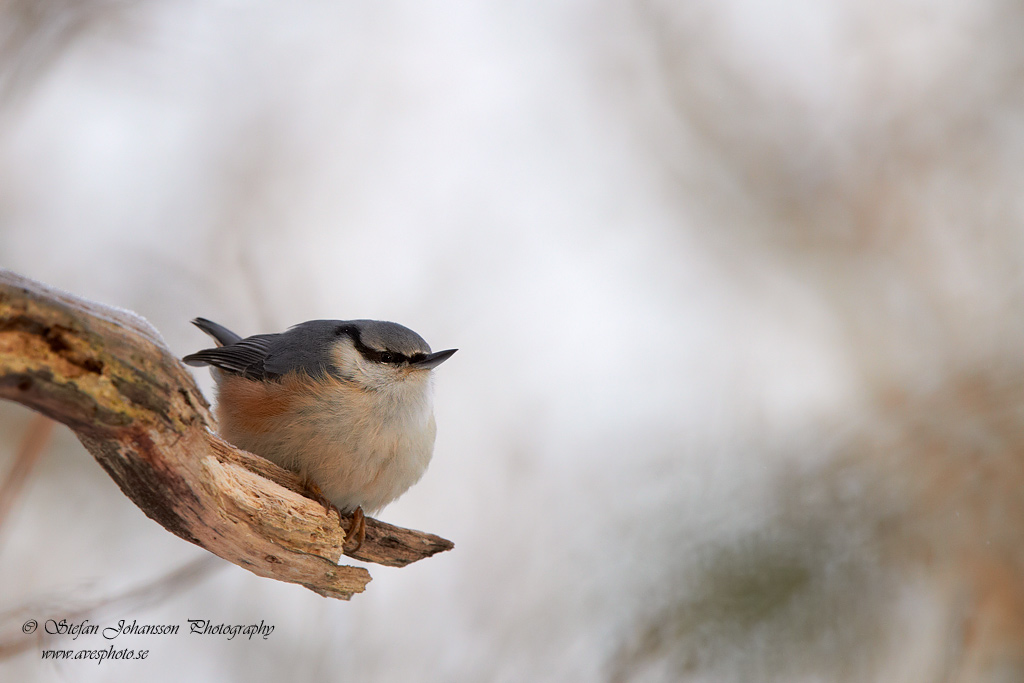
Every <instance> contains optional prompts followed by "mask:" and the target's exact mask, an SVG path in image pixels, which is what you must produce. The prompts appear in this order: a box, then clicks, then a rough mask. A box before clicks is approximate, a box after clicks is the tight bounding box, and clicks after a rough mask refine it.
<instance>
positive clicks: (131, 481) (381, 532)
mask: <svg viewBox="0 0 1024 683" xmlns="http://www.w3.org/2000/svg"><path fill="white" fill-rule="evenodd" d="M0 398H7V399H10V400H12V401H17V402H18V403H22V404H24V405H26V406H28V407H30V408H33V409H34V410H37V411H39V412H41V413H43V414H45V415H47V416H49V417H51V418H53V419H54V420H57V421H59V422H63V423H64V424H66V425H67V426H68V427H70V428H71V429H72V430H73V431H74V432H75V434H76V435H77V436H78V438H79V440H80V441H81V442H82V443H83V444H84V445H85V447H86V448H87V449H88V450H89V452H90V453H92V454H93V456H94V457H95V458H96V460H97V461H99V463H100V465H102V466H103V468H104V469H105V470H106V471H107V473H108V474H109V475H110V476H111V477H112V478H113V480H114V481H115V482H117V485H118V486H119V487H120V488H121V490H122V491H123V492H124V493H125V495H127V496H128V497H129V498H131V500H132V501H134V503H135V504H136V505H138V506H139V507H140V508H141V509H142V511H143V512H145V513H146V515H147V516H149V517H150V518H151V519H153V520H155V521H156V522H158V523H159V524H160V525H161V526H163V527H164V528H165V529H167V530H168V531H170V532H171V533H173V534H176V535H177V536H180V537H181V538H183V539H185V540H187V541H191V542H192V543H195V544H196V545H198V546H201V547H203V548H206V549H207V550H209V551H210V552H212V553H214V554H216V555H218V556H220V557H222V558H224V559H225V560H228V561H229V562H233V563H234V564H237V565H238V566H240V567H244V568H245V569H248V570H249V571H251V572H253V573H255V574H258V575H260V576H265V577H268V578H272V579H278V580H280V581H289V582H292V583H298V584H301V585H303V586H305V587H307V588H309V589H310V590H313V591H315V592H317V593H319V594H320V595H323V596H327V597H334V598H342V599H345V600H347V599H348V598H350V597H351V596H352V594H353V593H359V592H362V590H363V589H364V588H365V586H366V584H367V583H368V582H369V581H370V574H369V572H367V571H366V569H364V568H362V567H350V566H344V565H341V566H339V565H338V560H339V559H340V558H341V555H342V553H343V546H344V541H345V532H344V529H342V528H341V527H340V526H339V523H338V518H337V515H334V514H331V515H328V514H327V513H325V511H324V508H323V506H321V505H320V504H319V503H317V502H315V501H313V500H311V499H309V498H306V497H305V496H304V495H303V494H302V491H303V489H302V486H301V485H300V483H299V480H298V477H297V476H296V475H295V474H293V473H291V472H288V471H286V470H283V469H281V468H280V467H278V466H276V465H274V464H273V463H271V462H269V461H268V460H264V459H263V458H260V457H259V456H256V455H253V454H251V453H247V452H246V451H241V450H239V449H237V448H235V447H233V446H232V445H231V444H229V443H227V442H226V441H224V440H222V439H220V438H219V437H217V435H216V434H215V428H216V422H215V420H214V418H213V416H212V414H211V413H210V408H209V405H208V404H207V402H206V401H205V400H204V399H203V396H202V394H201V393H200V392H199V389H198V388H197V387H196V385H195V383H194V382H193V380H192V377H191V375H190V374H189V373H188V371H187V370H186V369H185V367H184V366H183V365H182V364H181V363H180V362H179V361H178V359H177V358H175V357H174V356H173V355H171V353H170V351H169V350H168V349H167V347H166V345H165V344H164V342H163V340H162V339H161V338H160V335H159V333H158V332H157V331H156V330H155V329H154V328H153V327H152V326H151V325H149V323H147V322H146V321H145V320H143V319H142V318H140V317H138V316H136V315H134V314H132V313H130V312H128V311H123V310H119V309H115V308H110V307H107V306H102V305H100V304H96V303H93V302H90V301H85V300H83V299H79V298H77V297H74V296H72V295H70V294H67V293H66V292H61V291H57V290H54V289H51V288H49V287H47V286H45V285H43V284H41V283H38V282H34V281H32V280H29V279H27V278H24V277H21V276H19V275H17V274H15V273H12V272H10V271H6V270H2V269H0ZM451 548H452V543H451V542H450V541H446V540H445V539H443V538H440V537H438V536H434V535H432V534H426V533H423V532H419V531H412V530H410V529H403V528H400V527H395V526H391V525H389V524H384V523H383V522H378V521H376V520H373V519H370V518H367V519H366V540H365V541H364V542H363V545H362V547H361V548H360V549H359V550H358V551H357V552H355V553H353V554H352V555H351V556H352V557H354V558H356V559H359V560H364V561H367V562H376V563H379V564H384V565H388V566H392V567H402V566H405V565H407V564H409V563H410V562H415V561H416V560H419V559H423V558H425V557H429V556H431V555H433V554H435V553H438V552H441V551H443V550H449V549H451Z"/></svg>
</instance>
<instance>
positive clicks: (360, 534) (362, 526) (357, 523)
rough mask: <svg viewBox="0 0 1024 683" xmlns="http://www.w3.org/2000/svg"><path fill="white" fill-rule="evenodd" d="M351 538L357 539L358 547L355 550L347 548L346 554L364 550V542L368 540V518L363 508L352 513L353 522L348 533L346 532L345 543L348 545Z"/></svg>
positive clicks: (358, 508)
mask: <svg viewBox="0 0 1024 683" xmlns="http://www.w3.org/2000/svg"><path fill="white" fill-rule="evenodd" d="M339 514H340V513H339ZM338 519H339V520H340V519H341V518H340V517H339V518H338ZM351 538H354V539H355V542H356V545H355V547H353V548H346V549H345V552H347V553H354V552H355V551H357V550H359V549H360V548H362V547H363V541H365V540H366V516H365V515H363V508H361V507H357V508H356V509H355V512H353V513H352V522H351V523H350V524H349V525H348V531H346V532H345V542H346V543H347V542H348V540H349V539H351Z"/></svg>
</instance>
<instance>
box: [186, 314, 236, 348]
mask: <svg viewBox="0 0 1024 683" xmlns="http://www.w3.org/2000/svg"><path fill="white" fill-rule="evenodd" d="M192 324H193V325H195V326H196V327H198V328H199V329H201V330H202V331H203V332H205V333H206V334H208V335H210V336H211V337H213V338H214V340H215V341H216V342H217V346H231V345H232V344H236V343H238V342H240V341H242V338H241V337H240V336H238V335H237V334H235V333H234V332H232V331H231V330H229V329H228V328H226V327H224V326H223V325H218V324H217V323H215V322H213V321H212V320H207V319H206V318H196V319H195V320H193V321H192Z"/></svg>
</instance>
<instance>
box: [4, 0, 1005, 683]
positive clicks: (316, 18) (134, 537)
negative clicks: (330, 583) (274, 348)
mask: <svg viewBox="0 0 1024 683" xmlns="http://www.w3.org/2000/svg"><path fill="white" fill-rule="evenodd" d="M1022 31H1024V6H1022V5H1021V4H1020V3H1017V2H1009V1H1006V0H959V1H956V0H954V1H951V2H942V3H934V2H924V1H923V0H897V1H896V2H882V1H880V0H867V1H864V0H858V1H856V2H855V1H853V0H830V1H828V2H806V1H804V0H780V1H777V2H771V3H761V2H755V1H753V0H724V1H719V2H711V1H709V0H686V1H684V2H679V1H676V2H668V1H666V0H646V1H642V0H634V1H632V2H626V3H612V2H602V1H593V2H568V1H566V2H546V3H521V2H498V3H419V2H401V1H391V2H378V3H354V2H337V3H283V2H261V3H244V4H243V3H233V2H194V1H193V2H189V1H185V2H166V1H159V0H151V1H144V0H139V1H135V2H132V1H129V0H85V1H83V0H76V1H71V0H45V1H42V0H5V1H3V2H0V265H2V266H4V267H7V268H11V269H13V270H16V271H18V272H19V273H22V274H24V275H27V276H29V277H32V278H35V279H39V280H42V281H44V282H47V283H49V284H51V285H56V286H59V287H61V288H64V289H67V290H69V291H72V292H74V293H76V294H78V295H81V296H84V297H88V298H92V299H95V300H98V301H101V302H104V303H107V304H113V305H117V306H121V307H124V308H128V309H131V310H133V311H136V312H138V313H139V314H141V315H143V316H145V317H146V318H148V319H149V321H150V322H152V323H153V324H154V325H155V326H156V327H157V328H158V329H159V330H160V331H161V333H162V334H163V335H164V337H165V339H166V341H167V343H168V344H169V345H170V347H171V349H172V350H173V351H174V352H175V353H176V354H178V355H179V356H180V355H184V354H186V353H189V352H192V351H194V350H196V349H198V348H201V347H203V346H204V345H205V344H206V343H207V340H206V338H205V337H204V336H203V335H202V334H201V333H199V332H198V331H197V330H196V329H194V328H193V327H192V326H191V325H190V324H189V322H188V321H189V320H190V319H191V318H192V317H194V316H196V315H202V316H206V317H209V318H211V319H214V320H217V321H219V322H221V323H223V324H225V325H227V326H228V327H230V328H232V329H235V330H236V331H238V332H239V333H242V334H254V333H258V332H269V331H279V330H281V329H283V328H285V327H286V326H288V325H291V324H294V323H297V322H300V321H303V320H307V319H311V318H361V317H367V318H378V319H385V320H394V321H398V322H401V323H403V324H405V325H407V326H409V327H411V328H413V329H415V330H416V331H418V332H419V333H421V334H422V335H423V336H424V337H425V338H426V339H427V340H428V341H429V342H430V344H431V345H432V346H433V347H434V348H450V347H458V348H459V349H460V351H459V353H458V355H456V356H455V357H454V358H453V359H452V360H451V361H450V362H448V363H446V364H445V365H443V366H442V367H441V368H439V370H438V371H437V372H436V373H435V375H436V383H435V389H436V392H435V393H436V398H435V401H436V411H437V421H438V425H439V431H438V439H437V446H436V450H435V455H434V460H433V463H432V465H431V468H430V469H429V470H428V472H427V474H426V476H425V477H424V479H423V480H422V481H421V482H420V483H419V484H418V485H417V486H415V487H414V488H413V489H411V490H410V491H409V492H408V493H407V494H406V495H405V496H404V497H403V498H402V499H401V500H399V501H398V502H396V503H395V504H393V505H391V506H390V507H389V508H387V509H386V510H385V511H384V512H383V513H382V515H381V518H382V519H384V520H385V521H388V522H391V523H394V524H399V525H402V526H408V527H412V528H417V529H423V530H427V531H430V532H434V533H437V534H440V535H442V536H444V537H446V538H450V539H452V540H453V541H454V542H455V544H456V547H455V550H454V551H452V552H450V553H445V554H442V555H439V556H436V557H434V558H431V559H429V560H425V561H423V562H420V563H417V564H414V565H412V566H410V567H407V568H405V569H401V570H395V569H387V568H383V567H377V566H373V567H370V570H371V573H372V574H373V577H374V580H373V582H372V583H371V584H370V585H369V587H368V590H367V591H366V592H365V593H364V594H361V595H357V596H355V597H354V598H353V599H352V601H351V602H349V603H344V602H338V601H335V600H328V599H324V598H321V597H319V596H317V595H315V594H314V593H312V592H310V591H308V590H306V589H304V588H301V587H298V586H293V585H287V584H283V583H278V582H274V581H270V580H266V579H261V578H258V577H256V576H254V575H252V574H250V573H248V572H246V571H244V570H242V569H240V568H238V567H236V566H234V565H230V564H227V563H225V562H222V561H220V560H219V559H217V558H213V557H212V556H210V555H209V554H208V553H206V552H205V551H202V550H200V549H198V548H196V547H194V546H192V545H190V544H188V543H186V542H184V541H182V540H180V539H178V538H176V537H175V536H172V535H171V534H169V533H168V532H166V531H164V530H163V529H162V528H161V527H159V526H158V525H157V524H156V523H154V522H152V521H150V520H149V519H147V518H146V517H145V516H144V515H143V514H142V513H141V512H140V511H139V510H138V509H137V508H135V507H134V505H132V504H131V503H130V502H129V501H128V500H127V499H126V498H125V497H124V496H123V495H122V494H121V493H120V491H119V490H118V489H117V488H116V486H115V485H114V484H113V482H112V481H111V480H110V479H109V478H108V477H107V476H106V475H105V474H104V473H103V471H102V470H101V469H100V467H99V466H98V465H97V464H96V462H95V461H94V460H93V459H92V458H91V457H90V456H89V455H88V454H87V453H86V452H85V450H84V449H83V448H82V447H81V446H80V445H79V444H78V442H77V441H76V440H75V439H74V437H73V436H72V435H71V433H70V432H68V431H67V430H66V429H65V428H63V427H58V428H57V429H56V430H54V431H53V434H52V438H49V439H48V438H47V434H46V428H45V426H44V425H41V424H40V423H38V422H33V418H32V414H31V413H30V412H29V411H27V410H25V409H23V408H21V407H20V406H17V405H14V404H10V403H3V404H0V481H3V478H4V477H9V473H10V472H11V470H12V468H13V467H14V464H15V462H16V461H18V460H19V454H22V455H23V454H24V453H26V452H31V453H36V454H37V455H38V461H37V462H36V464H35V467H34V468H32V470H31V472H30V473H29V474H28V476H27V478H25V480H24V486H22V487H21V488H20V489H19V494H18V496H17V498H16V499H15V500H14V502H13V505H12V506H11V509H10V511H9V514H7V515H6V517H5V518H4V521H3V524H2V526H0V586H2V589H0V616H2V618H0V678H3V680H12V681H13V680H24V681H67V680H74V681H99V680H104V681H107V680H110V681H136V680H140V679H143V678H144V679H146V680H153V681H178V680H196V681H253V680H286V679H290V678H295V679H297V680H322V681H467V682H468V681H608V682H610V683H615V682H619V681H708V682H714V681H725V682H728V681H736V682H745V681H886V682H904V681H906V682H917V681H951V682H952V681H955V682H961V681H963V682H966V681H1000V682H1004V681H1020V680H1024V363H1022V352H1021V348H1022V344H1024V270H1022V267H1024V229H1022V228H1024V41H1022V40H1021V38H1020V37H1021V35H1022ZM196 376H197V378H198V380H199V381H200V382H201V385H202V386H203V387H204V389H205V390H206V392H207V395H208V396H210V397H211V399H212V395H211V394H210V391H209V389H210V386H211V382H210V379H209V376H208V373H207V372H206V371H196ZM40 615H45V616H47V617H49V616H56V617H57V618H61V617H67V618H69V619H72V618H75V619H77V620H81V619H83V618H89V619H90V621H91V622H92V623H101V624H104V625H108V624H112V623H116V621H117V620H118V619H122V618H126V619H128V620H129V621H131V620H132V619H136V620H137V621H138V622H139V623H185V620H187V619H190V618H193V619H194V618H204V619H210V620H213V621H215V622H218V623H222V622H223V623H240V624H246V623H253V622H259V621H260V620H261V619H262V620H264V621H265V622H266V623H268V624H273V625H274V626H275V630H274V632H273V634H272V635H271V636H270V638H268V639H267V640H258V639H255V640H252V641H246V640H242V639H240V638H236V639H235V640H232V641H227V640H226V639H223V638H216V637H202V638H199V637H193V636H187V635H179V636H175V637H153V636H148V637H147V636H131V637H124V638H123V639H119V640H118V641H117V642H116V645H117V646H118V647H133V648H139V649H142V648H148V649H149V650H150V651H151V654H150V656H149V659H148V660H147V661H145V662H120V661H118V662H105V663H103V664H102V665H97V664H96V663H95V662H76V661H70V662H60V663H58V662H52V661H45V662H44V661H41V659H40V649H41V648H42V647H64V648H71V647H105V646H106V643H105V642H103V643H101V642H94V641H96V640H97V639H96V638H92V639H90V640H86V639H85V638H80V639H79V640H78V641H72V640H70V639H69V638H56V639H52V640H49V641H45V642H46V643H48V644H46V645H40V644H39V643H38V642H36V641H31V642H30V641H29V639H28V638H27V637H25V636H23V635H22V634H21V632H20V625H21V623H22V622H23V621H24V620H25V619H26V618H28V617H30V616H31V617H35V618H38V619H42V616H40ZM122 640H123V642H122Z"/></svg>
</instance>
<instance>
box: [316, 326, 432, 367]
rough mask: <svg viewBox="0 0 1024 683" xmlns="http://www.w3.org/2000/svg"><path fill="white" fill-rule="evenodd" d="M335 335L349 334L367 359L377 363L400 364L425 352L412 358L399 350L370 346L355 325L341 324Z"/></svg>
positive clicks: (419, 355)
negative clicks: (380, 349)
mask: <svg viewBox="0 0 1024 683" xmlns="http://www.w3.org/2000/svg"><path fill="white" fill-rule="evenodd" d="M334 334H335V336H338V337H340V336H342V335H345V336H348V338H349V339H351V340H352V345H353V346H355V347H356V350H357V351H359V354H360V355H361V356H362V357H363V358H365V359H366V360H370V361H374V362H376V363H387V364H389V365H398V364H399V363H407V362H409V361H410V360H412V359H418V358H422V357H424V354H422V353H417V354H416V355H415V356H413V358H412V359H410V358H409V356H406V355H405V354H402V353H399V352H397V351H378V350H377V349H374V348H370V347H369V346H367V345H366V344H364V343H363V340H362V339H361V338H360V337H359V328H357V327H355V326H354V325H339V326H338V327H337V328H336V329H335V330H334Z"/></svg>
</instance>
